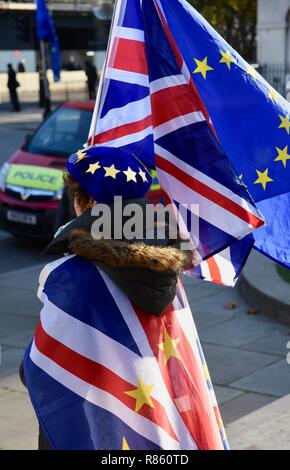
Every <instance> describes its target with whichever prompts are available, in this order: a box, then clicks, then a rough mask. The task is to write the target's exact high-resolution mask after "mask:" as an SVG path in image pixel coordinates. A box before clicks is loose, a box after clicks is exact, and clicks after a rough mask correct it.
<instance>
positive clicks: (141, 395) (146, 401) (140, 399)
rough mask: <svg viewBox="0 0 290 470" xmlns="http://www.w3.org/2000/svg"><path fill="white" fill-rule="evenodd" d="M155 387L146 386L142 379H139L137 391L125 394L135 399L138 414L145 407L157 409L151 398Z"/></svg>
mask: <svg viewBox="0 0 290 470" xmlns="http://www.w3.org/2000/svg"><path fill="white" fill-rule="evenodd" d="M153 388H154V385H152V384H151V385H145V384H144V383H143V381H142V379H141V378H140V377H138V387H137V388H136V389H135V390H130V391H129V392H125V393H126V395H128V396H129V397H132V398H135V400H136V405H135V411H136V413H137V412H138V411H139V410H141V408H142V407H143V406H144V405H148V406H150V408H155V407H154V403H153V401H152V399H151V397H150V393H151V392H152V390H153Z"/></svg>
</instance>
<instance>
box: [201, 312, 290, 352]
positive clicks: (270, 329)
mask: <svg viewBox="0 0 290 470" xmlns="http://www.w3.org/2000/svg"><path fill="white" fill-rule="evenodd" d="M279 328H280V329H281V328H282V329H283V327H280V326H279V325H276V324H274V325H273V324H272V323H271V322H269V323H268V322H261V321H257V320H255V318H249V317H248V316H243V317H239V318H235V319H233V320H230V321H227V322H223V323H220V324H219V325H215V326H213V327H212V328H207V329H206V330H205V331H202V332H201V333H200V339H201V341H203V342H206V343H211V344H220V345H222V346H230V347H234V348H239V347H240V346H243V345H245V344H247V343H250V342H252V341H254V340H258V339H260V338H263V337H265V336H269V335H270V334H271V333H274V332H276V330H279Z"/></svg>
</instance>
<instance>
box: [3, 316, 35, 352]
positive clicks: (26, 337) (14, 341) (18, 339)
mask: <svg viewBox="0 0 290 470" xmlns="http://www.w3.org/2000/svg"><path fill="white" fill-rule="evenodd" d="M34 322H35V326H36V323H37V319H35V320H34ZM34 332H35V327H34V325H33V328H32V329H30V330H27V331H24V332H23V333H19V334H16V335H12V336H7V337H5V338H3V339H2V345H1V347H2V348H3V347H4V348H8V347H10V348H11V347H12V348H20V349H25V348H26V347H27V346H28V344H29V343H30V341H31V340H32V338H33V336H34Z"/></svg>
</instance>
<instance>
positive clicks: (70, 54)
mask: <svg viewBox="0 0 290 470" xmlns="http://www.w3.org/2000/svg"><path fill="white" fill-rule="evenodd" d="M112 4H113V2H112V1H111V0H91V1H90V0H47V5H48V8H49V9H50V11H51V13H52V16H53V19H54V24H55V27H56V31H57V35H58V38H59V42H60V47H61V50H62V67H63V68H64V69H68V70H70V69H74V68H83V66H84V62H85V60H86V59H88V57H90V60H92V61H94V62H95V64H96V65H97V68H98V69H100V67H101V65H102V61H103V59H104V54H105V49H106V45H107V39H108V34H109V28H110V21H111V16H112ZM19 61H24V62H25V65H26V70H27V71H29V72H35V71H36V70H37V68H38V61H39V44H38V41H37V38H36V34H35V1H34V0H19V1H17V0H13V1H10V0H0V72H4V71H6V64H7V63H8V62H11V63H12V64H13V65H14V66H16V67H17V65H18V64H19ZM48 65H49V64H48Z"/></svg>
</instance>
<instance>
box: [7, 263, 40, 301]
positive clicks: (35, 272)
mask: <svg viewBox="0 0 290 470" xmlns="http://www.w3.org/2000/svg"><path fill="white" fill-rule="evenodd" d="M46 262H47V260H46V259H44V260H43V263H42V264H39V265H38V266H32V267H30V268H24V269H20V270H19V271H11V272H9V273H6V274H1V276H0V286H1V287H10V288H12V289H14V294H15V292H16V290H15V289H18V287H19V286H21V289H32V290H33V291H34V292H35V291H36V290H37V287H38V278H39V274H40V271H41V269H42V268H43V266H44V265H45V264H46Z"/></svg>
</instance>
